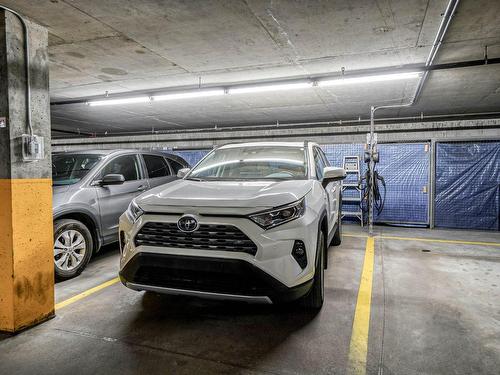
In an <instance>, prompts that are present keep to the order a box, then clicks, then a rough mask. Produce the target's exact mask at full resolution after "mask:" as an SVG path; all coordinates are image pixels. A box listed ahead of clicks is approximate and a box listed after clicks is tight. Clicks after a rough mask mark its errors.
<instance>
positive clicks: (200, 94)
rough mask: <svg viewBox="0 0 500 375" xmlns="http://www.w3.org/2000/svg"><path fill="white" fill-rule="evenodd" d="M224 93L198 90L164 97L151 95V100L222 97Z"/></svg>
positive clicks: (221, 91)
mask: <svg viewBox="0 0 500 375" xmlns="http://www.w3.org/2000/svg"><path fill="white" fill-rule="evenodd" d="M224 93H225V92H224V89H214V90H200V91H190V92H179V93H172V94H164V95H153V96H152V99H153V101H154V102H159V101H163V100H178V99H191V98H206V97H209V96H220V95H224Z"/></svg>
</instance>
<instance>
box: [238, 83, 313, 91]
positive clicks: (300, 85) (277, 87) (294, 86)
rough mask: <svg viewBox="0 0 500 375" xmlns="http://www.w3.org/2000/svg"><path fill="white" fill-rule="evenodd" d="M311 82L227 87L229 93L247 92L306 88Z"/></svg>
mask: <svg viewBox="0 0 500 375" xmlns="http://www.w3.org/2000/svg"><path fill="white" fill-rule="evenodd" d="M312 85H313V84H312V82H296V83H277V84H275V85H262V86H246V87H235V88H229V94H247V93H254V92H267V91H285V90H296V89H307V88H309V87H312Z"/></svg>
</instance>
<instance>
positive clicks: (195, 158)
mask: <svg viewBox="0 0 500 375" xmlns="http://www.w3.org/2000/svg"><path fill="white" fill-rule="evenodd" d="M168 152H171V153H172V154H176V155H179V156H180V157H181V158H183V159H184V160H186V161H187V162H188V163H189V165H190V166H191V167H194V165H195V164H196V163H198V162H199V161H200V160H201V159H202V158H203V157H204V156H205V155H206V154H208V153H209V152H210V151H209V150H185V151H168Z"/></svg>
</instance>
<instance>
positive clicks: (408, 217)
mask: <svg viewBox="0 0 500 375" xmlns="http://www.w3.org/2000/svg"><path fill="white" fill-rule="evenodd" d="M322 148H323V150H324V151H325V154H326V156H327V158H328V160H329V161H330V163H331V164H332V165H333V166H339V167H341V166H342V163H343V157H344V156H359V157H360V161H361V173H362V176H364V173H365V172H366V164H365V163H364V162H363V154H364V148H363V145H361V144H330V145H323V146H322ZM378 150H379V154H380V162H379V163H378V164H377V171H378V172H379V174H380V175H381V176H382V177H384V179H385V183H386V188H387V192H386V199H385V206H384V209H383V211H382V212H381V214H380V215H375V222H379V223H398V224H428V222H429V218H428V207H429V195H428V193H429V168H430V151H429V150H430V148H429V144H428V143H390V144H380V145H378ZM381 193H382V194H383V188H382V189H381ZM345 196H347V194H345ZM344 210H346V211H354V210H356V204H355V203H344Z"/></svg>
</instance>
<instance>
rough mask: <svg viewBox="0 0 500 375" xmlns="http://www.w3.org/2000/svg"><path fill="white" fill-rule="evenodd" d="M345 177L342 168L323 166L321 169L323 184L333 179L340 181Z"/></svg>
mask: <svg viewBox="0 0 500 375" xmlns="http://www.w3.org/2000/svg"><path fill="white" fill-rule="evenodd" d="M345 177H346V173H345V170H344V168H337V167H325V169H323V186H326V185H328V184H329V183H330V182H333V181H342V180H343V179H344V178H345Z"/></svg>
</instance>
